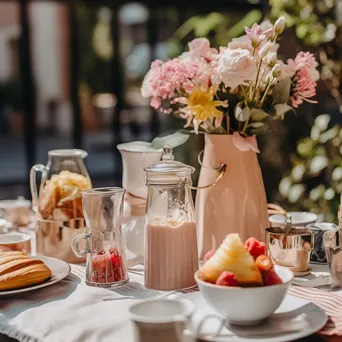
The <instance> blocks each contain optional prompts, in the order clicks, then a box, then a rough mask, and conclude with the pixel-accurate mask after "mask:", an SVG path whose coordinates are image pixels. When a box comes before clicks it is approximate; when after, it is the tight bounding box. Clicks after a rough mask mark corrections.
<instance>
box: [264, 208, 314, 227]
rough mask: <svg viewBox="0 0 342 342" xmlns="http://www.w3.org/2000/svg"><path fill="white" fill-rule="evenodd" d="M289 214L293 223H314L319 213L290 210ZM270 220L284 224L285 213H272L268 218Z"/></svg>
mask: <svg viewBox="0 0 342 342" xmlns="http://www.w3.org/2000/svg"><path fill="white" fill-rule="evenodd" d="M287 215H288V216H291V218H292V224H293V225H306V224H309V223H313V222H315V221H316V220H317V215H316V214H314V213H307V212H295V211H291V212H288V213H287ZM268 220H269V221H270V222H271V223H275V224H279V225H284V224H285V215H281V214H277V215H271V216H270V217H269V218H268Z"/></svg>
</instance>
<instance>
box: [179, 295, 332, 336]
mask: <svg viewBox="0 0 342 342" xmlns="http://www.w3.org/2000/svg"><path fill="white" fill-rule="evenodd" d="M182 298H186V299H188V300H190V301H192V302H193V303H194V304H195V306H196V311H195V314H194V315H193V321H192V322H193V326H194V328H195V329H196V328H197V327H198V324H199V322H200V321H201V320H202V319H203V318H204V317H205V316H208V315H216V316H217V314H216V313H215V311H214V310H213V309H211V308H210V307H209V306H208V304H207V303H206V302H205V300H204V298H203V297H202V295H201V293H200V292H195V293H189V294H185V295H182ZM251 305H253V303H251ZM246 310H248V308H246ZM327 320H328V317H327V315H326V314H325V312H324V311H323V310H322V309H321V308H319V307H318V306H317V305H315V304H313V303H311V302H309V301H306V300H303V299H300V298H297V297H293V296H290V295H287V296H286V297H285V299H284V301H283V303H282V304H281V305H280V307H279V308H278V310H277V311H276V312H275V313H274V314H273V315H272V316H271V317H270V319H269V320H265V321H264V322H263V323H261V324H260V325H258V326H252V327H233V326H229V325H226V326H225V327H224V328H223V330H222V331H221V333H220V334H219V335H218V336H216V337H214V338H213V337H208V336H210V335H213V334H215V332H216V331H217V330H218V329H219V327H220V321H219V319H214V318H211V319H209V318H208V320H207V321H206V323H204V324H203V329H202V334H201V341H208V342H209V341H210V342H213V341H215V342H232V341H238V342H285V341H294V340H297V339H300V338H303V337H306V336H310V335H312V334H314V333H316V332H317V331H319V330H321V329H322V328H323V327H324V326H325V324H326V322H327ZM202 336H203V337H202Z"/></svg>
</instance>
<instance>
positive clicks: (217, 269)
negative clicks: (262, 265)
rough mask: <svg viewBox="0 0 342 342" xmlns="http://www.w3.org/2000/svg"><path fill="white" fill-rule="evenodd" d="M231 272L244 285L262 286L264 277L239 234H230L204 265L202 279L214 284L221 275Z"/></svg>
mask: <svg viewBox="0 0 342 342" xmlns="http://www.w3.org/2000/svg"><path fill="white" fill-rule="evenodd" d="M224 271H230V272H233V273H234V274H235V277H236V278H237V280H238V282H239V283H240V284H244V285H261V284H262V276H261V273H260V271H259V269H258V268H257V266H256V265H255V262H254V259H253V257H252V256H251V255H250V254H249V253H248V251H247V249H246V247H245V245H244V244H243V242H242V241H241V239H240V236H239V234H228V235H227V236H226V238H225V239H224V240H223V242H222V244H221V246H220V247H219V248H218V249H217V251H216V252H215V254H214V255H213V256H212V257H211V258H210V259H209V260H208V261H207V262H206V263H205V264H204V265H203V267H202V269H201V277H202V279H203V280H205V281H208V282H212V283H214V282H215V281H216V280H217V278H218V277H219V276H220V274H221V273H222V272H224Z"/></svg>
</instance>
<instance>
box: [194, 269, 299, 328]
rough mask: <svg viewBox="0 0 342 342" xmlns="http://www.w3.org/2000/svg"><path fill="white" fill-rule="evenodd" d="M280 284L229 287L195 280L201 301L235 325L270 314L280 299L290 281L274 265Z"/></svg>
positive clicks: (287, 272) (287, 274) (290, 276)
mask: <svg viewBox="0 0 342 342" xmlns="http://www.w3.org/2000/svg"><path fill="white" fill-rule="evenodd" d="M275 271H276V273H277V274H278V276H279V277H280V278H281V280H282V281H283V284H278V285H271V286H260V287H233V286H220V285H215V284H211V283H207V282H205V281H203V280H201V279H200V278H199V271H198V272H196V273H195V279H196V281H197V285H198V287H199V290H200V291H201V294H202V296H203V298H204V299H205V301H206V302H207V303H208V304H209V305H210V306H211V307H212V308H213V309H214V310H215V311H216V312H217V313H218V314H219V315H221V316H223V318H225V319H226V321H227V322H228V323H230V324H235V325H254V324H258V323H260V322H261V321H262V320H264V319H266V318H267V317H269V316H271V315H272V314H273V313H274V311H275V310H277V308H278V307H279V306H280V304H281V302H282V301H283V299H284V297H285V295H286V293H287V291H288V289H289V287H290V285H291V282H292V280H293V273H292V271H290V270H289V269H287V268H284V267H280V266H275Z"/></svg>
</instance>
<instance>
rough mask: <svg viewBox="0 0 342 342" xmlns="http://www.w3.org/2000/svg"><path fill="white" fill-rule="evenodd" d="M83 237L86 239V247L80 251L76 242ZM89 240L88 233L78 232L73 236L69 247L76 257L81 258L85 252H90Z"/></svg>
mask: <svg viewBox="0 0 342 342" xmlns="http://www.w3.org/2000/svg"><path fill="white" fill-rule="evenodd" d="M83 239H84V240H86V242H87V244H86V248H85V249H84V250H82V251H80V250H79V248H78V243H79V242H80V241H81V240H83ZM89 240H90V234H79V235H77V236H75V237H74V239H73V240H72V243H71V249H72V251H73V252H74V254H75V255H76V256H77V257H79V258H82V257H83V256H85V255H86V254H87V253H90V241H89Z"/></svg>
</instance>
